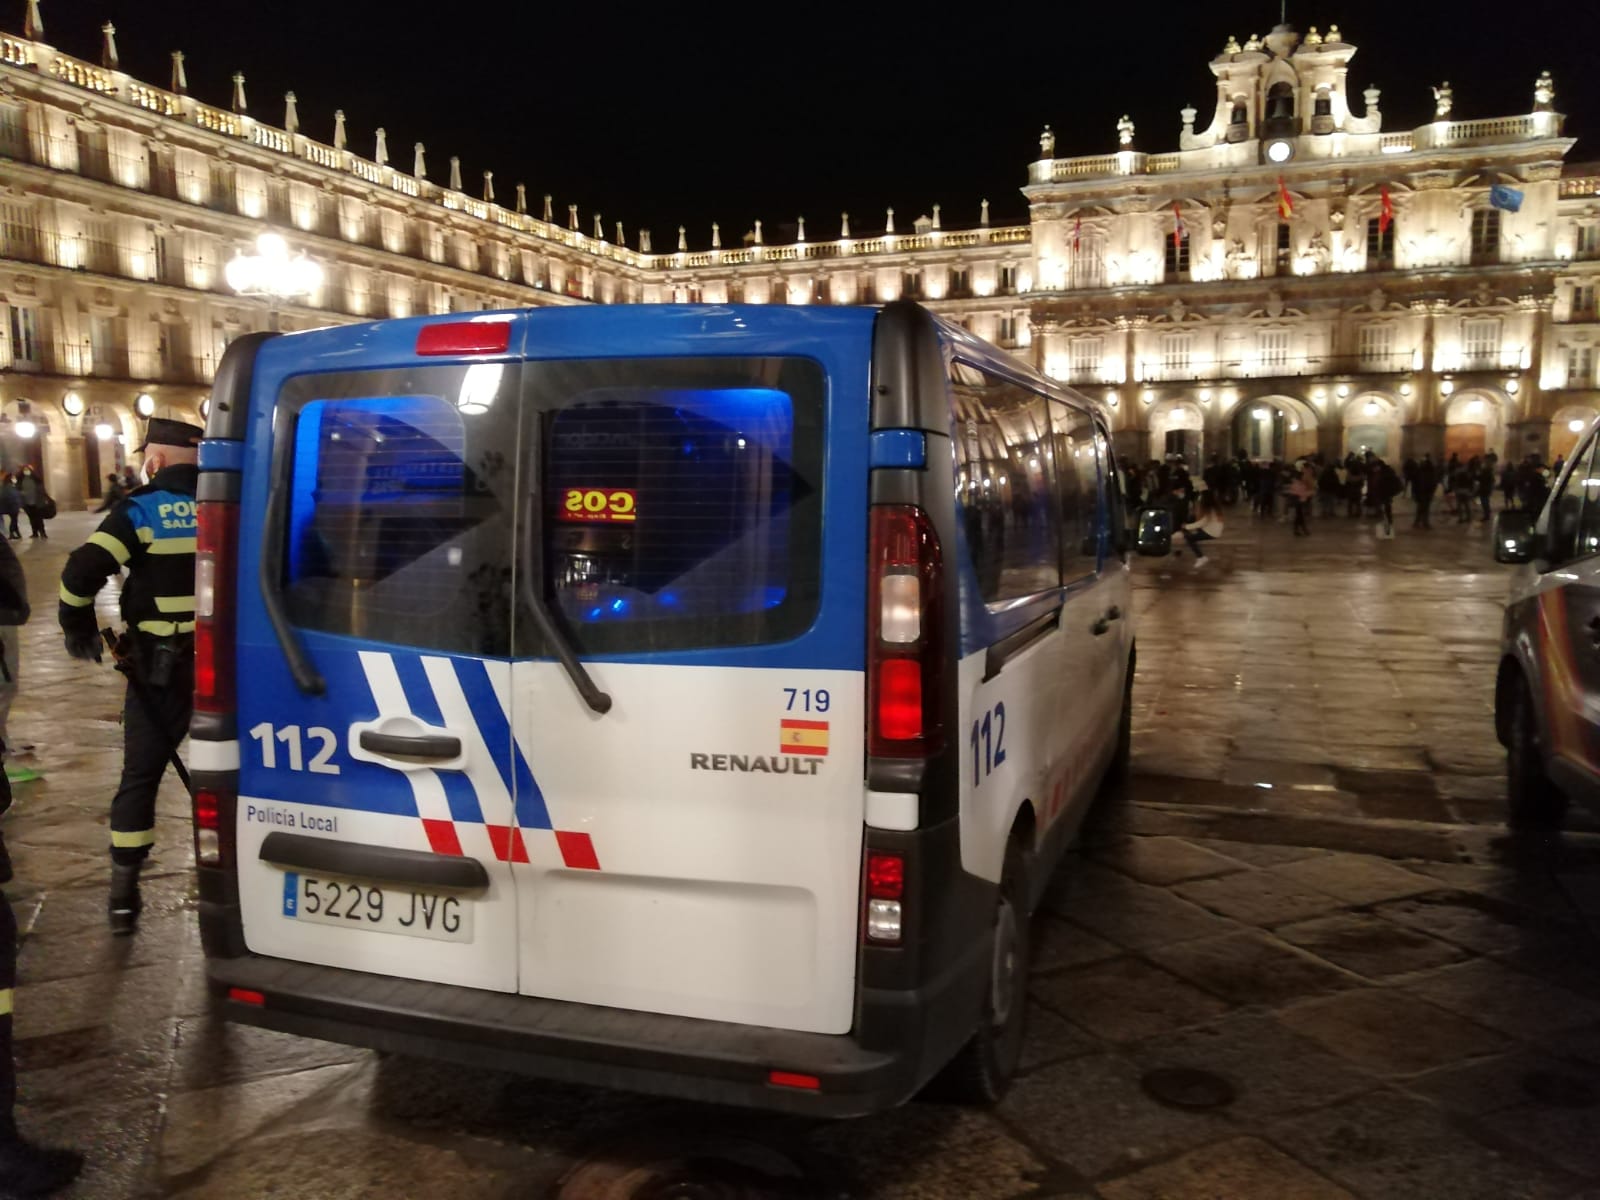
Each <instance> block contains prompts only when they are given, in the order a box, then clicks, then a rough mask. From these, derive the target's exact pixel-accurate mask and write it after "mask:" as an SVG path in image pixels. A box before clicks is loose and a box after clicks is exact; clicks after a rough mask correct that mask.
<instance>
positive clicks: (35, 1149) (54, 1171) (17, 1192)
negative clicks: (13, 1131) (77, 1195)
mask: <svg viewBox="0 0 1600 1200" xmlns="http://www.w3.org/2000/svg"><path fill="white" fill-rule="evenodd" d="M81 1170H83V1155H81V1154H79V1153H78V1152H77V1151H76V1150H52V1149H48V1148H46V1147H44V1146H35V1145H34V1144H33V1143H32V1142H28V1141H25V1140H24V1139H23V1138H21V1137H20V1136H15V1135H13V1136H12V1137H11V1138H10V1139H8V1140H6V1141H4V1142H0V1195H5V1196H48V1195H50V1194H52V1193H54V1192H58V1191H60V1190H61V1189H62V1188H64V1187H66V1186H67V1184H69V1183H71V1182H72V1181H73V1180H74V1179H76V1178H77V1177H78V1172H79V1171H81Z"/></svg>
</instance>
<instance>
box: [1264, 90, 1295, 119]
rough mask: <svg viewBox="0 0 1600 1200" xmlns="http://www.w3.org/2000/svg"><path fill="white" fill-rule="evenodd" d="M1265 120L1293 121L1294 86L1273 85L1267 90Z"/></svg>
mask: <svg viewBox="0 0 1600 1200" xmlns="http://www.w3.org/2000/svg"><path fill="white" fill-rule="evenodd" d="M1267 120H1269V121H1292V120H1294V85H1293V84H1290V83H1275V84H1273V85H1272V86H1271V87H1270V88H1268V89H1267Z"/></svg>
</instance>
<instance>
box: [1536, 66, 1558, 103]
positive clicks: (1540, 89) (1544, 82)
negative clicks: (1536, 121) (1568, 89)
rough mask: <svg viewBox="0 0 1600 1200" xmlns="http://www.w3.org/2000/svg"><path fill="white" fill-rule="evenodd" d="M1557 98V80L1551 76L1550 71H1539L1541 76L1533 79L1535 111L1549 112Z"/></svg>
mask: <svg viewBox="0 0 1600 1200" xmlns="http://www.w3.org/2000/svg"><path fill="white" fill-rule="evenodd" d="M1555 98H1556V81H1555V80H1554V79H1552V78H1550V72H1549V71H1541V72H1539V78H1537V79H1535V80H1534V81H1533V111H1534V112H1549V111H1550V106H1551V105H1552V104H1553V103H1554V102H1555Z"/></svg>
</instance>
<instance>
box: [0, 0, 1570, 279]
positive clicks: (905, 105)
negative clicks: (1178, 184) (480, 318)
mask: <svg viewBox="0 0 1600 1200" xmlns="http://www.w3.org/2000/svg"><path fill="white" fill-rule="evenodd" d="M0 3H3V4H4V6H5V7H4V8H0V18H3V19H4V20H3V24H4V27H5V28H6V29H8V30H15V31H17V32H20V31H21V28H22V13H23V7H24V2H23V0H0ZM1197 7H1198V8H1202V9H1204V10H1206V11H1207V12H1210V13H1214V14H1215V16H1214V17H1208V18H1207V19H1206V20H1204V21H1203V22H1199V21H1196V20H1195V18H1194V16H1193V14H1194V12H1195V9H1196V8H1197ZM413 9H416V10H418V11H419V13H420V15H418V16H416V17H413V16H411V15H409V14H410V13H411V12H412V10H413ZM11 10H15V11H11ZM42 11H43V18H44V23H45V40H46V41H48V42H50V43H51V44H52V45H54V46H56V47H57V48H58V49H61V50H63V51H66V52H67V53H71V54H75V55H77V56H78V57H81V58H86V59H91V60H96V61H97V60H98V57H99V52H100V49H99V48H100V32H99V30H100V25H101V23H102V22H103V21H104V20H106V19H110V20H112V21H113V22H115V24H116V26H117V41H118V46H119V49H120V51H121V57H122V67H123V69H124V70H126V71H128V72H130V73H131V74H133V75H135V76H137V77H139V78H142V79H145V80H148V81H150V82H153V83H158V84H162V85H164V84H165V83H166V81H167V79H168V77H169V75H170V63H169V59H168V54H169V52H170V51H172V50H175V49H181V50H183V51H184V52H185V53H186V55H187V66H188V75H189V88H190V91H191V93H192V94H194V95H195V96H196V97H198V98H199V99H201V100H204V101H206V102H209V103H212V104H215V105H219V106H224V107H225V106H226V105H227V104H228V101H229V96H230V94H231V92H230V90H231V83H230V80H231V77H232V74H233V72H234V71H235V70H242V71H244V73H245V76H246V79H247V84H246V87H247V92H248V99H249V104H250V112H251V113H252V114H253V115H255V116H257V117H259V118H261V119H262V120H266V121H270V122H271V123H272V124H274V125H276V124H280V123H281V122H282V120H283V102H282V97H283V93H284V92H285V91H287V90H289V89H291V88H292V89H294V91H295V93H296V94H297V96H298V98H299V111H300V122H301V131H302V132H303V133H305V134H307V135H309V136H312V137H316V138H319V139H320V140H323V141H330V140H331V139H332V134H333V111H334V109H335V108H343V109H344V111H345V115H346V118H347V122H348V124H347V128H348V130H349V135H350V147H351V149H352V150H354V151H356V152H357V153H360V154H362V155H365V156H368V157H370V156H371V154H372V151H373V130H374V128H375V127H377V126H378V125H383V126H385V127H386V129H387V131H388V144H389V149H390V161H391V163H392V164H393V165H394V166H396V167H398V168H399V169H402V170H409V169H410V167H411V157H412V156H411V147H412V143H414V142H417V141H421V142H424V143H425V144H426V145H427V148H428V171H429V177H430V178H432V179H434V180H435V181H438V182H444V181H445V179H446V178H447V175H448V170H449V157H450V155H452V154H456V155H460V157H461V160H462V175H463V182H464V184H465V188H466V190H467V191H468V192H470V193H473V194H476V193H477V192H478V190H479V189H480V188H481V185H482V172H483V171H484V170H486V169H487V170H492V171H494V173H495V188H496V193H497V198H498V199H499V200H500V201H501V202H502V203H505V204H507V205H508V206H509V205H510V204H511V203H512V201H513V198H514V194H515V184H516V183H517V182H519V181H522V182H526V183H527V185H528V197H529V207H530V209H531V210H533V211H534V212H535V214H537V213H538V210H539V205H540V197H541V196H542V195H543V194H544V193H545V192H550V193H552V194H553V195H554V197H555V204H556V216H557V219H558V220H561V221H564V220H565V218H566V206H567V205H568V204H569V203H576V204H578V206H579V213H580V218H581V226H582V228H583V229H584V231H585V232H589V231H590V230H591V228H592V225H593V214H594V213H595V212H596V211H599V212H600V213H602V214H603V216H604V218H605V229H606V236H607V237H612V236H614V230H615V223H616V222H617V221H618V220H621V221H623V222H624V224H625V226H626V231H627V238H628V242H629V244H630V245H637V241H636V233H637V229H638V228H639V226H641V225H643V226H647V227H649V228H650V229H651V230H652V232H653V234H654V239H655V248H656V249H657V250H663V249H672V248H673V247H674V246H675V245H676V237H677V227H678V225H679V224H684V225H687V226H688V228H689V243H690V246H691V248H703V247H705V246H707V245H709V243H710V236H711V232H710V231H711V222H712V221H713V220H716V221H720V222H721V224H722V234H723V244H724V245H729V246H732V245H737V244H739V239H740V236H741V234H742V233H743V232H744V231H746V230H748V229H749V228H750V227H751V225H752V223H753V222H754V220H755V219H757V218H760V219H761V220H762V221H763V225H764V231H765V234H766V240H767V241H769V242H779V241H787V240H792V236H793V223H794V219H795V217H796V215H801V214H803V215H804V216H805V217H806V225H807V228H806V233H807V236H808V237H809V238H810V239H811V240H813V241H816V240H821V239H825V238H832V237H835V236H837V235H838V231H839V225H838V222H839V213H840V211H841V210H848V211H849V212H850V214H851V232H852V234H855V235H857V236H859V235H862V234H865V233H869V232H873V231H875V230H881V229H882V228H883V221H884V208H885V206H887V205H893V206H894V208H895V217H896V225H897V228H899V229H901V230H907V229H909V228H910V227H911V222H912V221H913V219H914V218H916V217H917V216H918V215H919V214H922V213H927V212H930V211H931V209H932V206H933V204H934V203H935V202H938V203H940V204H942V205H943V220H944V225H945V227H946V228H960V227H965V226H970V225H975V224H977V220H978V205H979V201H980V200H982V199H983V198H985V197H987V198H988V199H989V201H990V204H991V213H992V220H993V221H994V223H995V224H1003V223H1010V222H1022V221H1025V220H1026V218H1027V206H1026V204H1025V202H1024V201H1023V198H1022V196H1021V195H1020V193H1019V192H1018V190H1017V189H1018V188H1019V187H1020V186H1021V185H1022V184H1023V183H1024V182H1025V181H1026V170H1027V166H1026V164H1027V163H1028V162H1029V161H1030V160H1032V159H1034V158H1036V157H1037V156H1038V136H1039V131H1040V128H1041V127H1042V126H1043V125H1044V123H1046V122H1049V123H1050V124H1051V125H1052V126H1054V127H1055V130H1056V133H1057V143H1056V145H1057V149H1056V153H1057V154H1058V155H1060V156H1068V155H1077V154H1103V153H1109V152H1110V151H1112V150H1114V149H1116V133H1115V126H1116V121H1117V118H1118V116H1119V115H1121V114H1122V113H1123V112H1128V113H1130V114H1131V115H1132V117H1133V119H1134V121H1135V122H1136V124H1137V126H1138V135H1137V139H1136V144H1137V146H1138V147H1139V148H1140V149H1143V150H1147V151H1151V152H1162V151H1168V150H1176V149H1177V140H1178V132H1179V127H1180V121H1179V117H1178V110H1179V109H1180V108H1181V107H1182V106H1183V105H1184V104H1185V103H1192V104H1194V105H1195V106H1196V107H1197V108H1199V109H1200V110H1201V112H1200V117H1199V119H1198V120H1197V122H1196V124H1197V126H1199V127H1202V128H1203V127H1204V125H1205V124H1206V123H1207V120H1208V118H1209V115H1210V112H1211V106H1212V104H1213V103H1214V97H1215V90H1214V83H1213V79H1212V76H1211V73H1210V71H1208V70H1207V69H1206V63H1207V61H1208V60H1209V59H1210V58H1211V57H1212V56H1213V55H1215V54H1217V53H1219V52H1220V51H1221V49H1222V46H1223V43H1224V42H1225V41H1226V39H1227V37H1228V35H1229V34H1234V35H1236V36H1237V37H1238V38H1239V40H1240V42H1241V43H1242V42H1243V41H1244V39H1245V38H1246V37H1247V36H1248V35H1249V34H1251V33H1252V32H1254V33H1258V34H1265V33H1267V32H1268V30H1269V28H1270V27H1271V26H1272V25H1273V24H1274V23H1275V22H1276V20H1277V16H1278V5H1277V4H1276V3H1272V2H1266V3H1263V2H1260V0H1256V2H1254V3H1234V4H1207V5H1201V6H1190V5H1187V4H1185V5H1183V6H1182V8H1181V9H1180V8H1179V7H1178V6H1177V5H1173V4H1170V3H1161V4H1144V5H1130V4H1107V5H1097V6H1091V5H1087V4H1067V3H1061V4H1052V5H1039V4H1006V5H985V4H975V5H972V6H970V9H969V11H971V12H973V13H975V14H977V15H975V16H973V17H971V18H965V17H961V16H957V15H955V14H956V13H958V12H960V11H963V10H957V9H942V8H941V6H938V5H922V6H910V5H902V6H897V7H895V8H894V9H892V10H891V9H888V8H886V7H880V6H873V5H871V4H863V3H857V4H854V5H829V4H825V3H815V2H814V3H808V4H801V5H797V4H793V3H788V4H784V3H772V2H770V0H769V2H768V3H764V4H759V5H758V4H746V5H740V6H737V7H730V6H709V5H708V6H704V7H702V8H700V9H699V10H698V11H697V10H695V9H693V8H691V7H689V6H684V7H682V8H679V9H676V10H673V11H671V12H670V15H666V16H662V15H659V14H661V13H665V12H668V10H667V9H666V8H665V7H664V6H656V7H654V8H651V9H649V10H646V11H645V12H644V13H643V14H639V15H635V14H633V13H629V12H628V11H627V9H626V8H625V7H624V6H620V5H617V6H612V5H605V4H595V3H581V2H580V3H571V2H569V3H560V2H555V3H552V2H550V0H543V2H538V3H519V2H516V0H513V2H512V3H489V4H481V5H473V4H466V3H450V2H449V0H427V2H426V3H425V4H423V3H422V0H409V3H408V2H407V0H321V2H320V3H307V2H304V0H252V2H250V3H243V2H239V0H212V2H210V3H197V2H196V0H70V2H69V0H43V3H42ZM880 13H881V14H886V15H882V16H880V15H879V14H880ZM945 13H949V14H950V15H944V14H945ZM1045 13H1049V14H1050V15H1043V14H1045ZM1288 13H1289V19H1290V22H1291V23H1292V24H1295V25H1296V26H1297V27H1298V28H1300V29H1301V30H1302V31H1304V30H1305V29H1306V28H1307V27H1308V26H1310V25H1312V24H1315V25H1317V26H1318V28H1320V29H1321V30H1323V31H1324V32H1326V30H1327V27H1328V24H1329V22H1330V20H1331V21H1334V22H1337V23H1338V24H1339V26H1340V28H1341V30H1342V32H1343V34H1344V36H1345V38H1346V39H1347V40H1349V41H1351V42H1353V43H1355V45H1356V46H1357V47H1358V48H1359V49H1358V53H1357V54H1356V56H1355V59H1354V60H1353V61H1352V63H1351V67H1350V93H1351V98H1352V101H1353V103H1354V106H1355V108H1356V109H1357V111H1359V110H1360V108H1361V103H1362V102H1361V98H1360V94H1361V89H1362V88H1363V87H1365V86H1366V85H1368V84H1376V85H1377V86H1379V87H1380V88H1382V89H1383V99H1382V102H1381V104H1382V108H1383V112H1384V128H1385V129H1410V128H1412V127H1413V126H1415V125H1416V124H1418V123H1420V122H1422V121H1424V120H1426V119H1428V118H1429V117H1430V116H1431V114H1432V111H1433V110H1432V94H1431V92H1430V90H1429V89H1430V85H1432V84H1434V83H1437V82H1439V81H1441V80H1443V79H1448V80H1450V82H1451V84H1452V85H1453V86H1454V89H1455V112H1454V116H1455V117H1456V118H1457V119H1462V120H1466V119H1472V118H1477V117H1491V116H1504V115H1509V114H1514V113H1524V112H1527V111H1528V110H1529V109H1530V108H1531V107H1532V103H1533V100H1532V97H1533V80H1534V78H1535V76H1537V75H1538V73H1539V71H1540V70H1543V69H1549V70H1550V71H1552V72H1553V73H1554V75H1555V80H1556V102H1557V108H1558V109H1560V110H1561V111H1562V112H1564V113H1566V114H1568V120H1567V126H1566V129H1567V133H1568V134H1569V135H1573V136H1577V137H1579V138H1580V141H1579V144H1578V145H1577V146H1576V147H1575V148H1574V149H1573V151H1572V153H1571V154H1570V155H1569V156H1568V161H1577V160H1583V159H1596V158H1600V84H1597V83H1595V82H1593V75H1592V74H1590V72H1591V70H1592V63H1593V55H1594V46H1595V44H1596V42H1595V39H1596V38H1597V37H1600V9H1596V8H1595V7H1594V6H1593V5H1591V4H1588V3H1584V2H1582V0H1576V2H1564V3H1560V4H1557V3H1552V2H1549V0H1519V2H1517V3H1508V4H1497V5H1488V4H1483V3H1459V2H1457V3H1449V4H1445V3H1419V2H1416V0H1384V2H1375V0H1336V2H1335V3H1334V4H1332V5H1328V6H1324V5H1322V4H1320V3H1319V4H1316V5H1311V4H1305V3H1300V2H1298V0H1291V2H1290V3H1289V5H1288ZM1586 76H1587V79H1586V78H1585V77H1586Z"/></svg>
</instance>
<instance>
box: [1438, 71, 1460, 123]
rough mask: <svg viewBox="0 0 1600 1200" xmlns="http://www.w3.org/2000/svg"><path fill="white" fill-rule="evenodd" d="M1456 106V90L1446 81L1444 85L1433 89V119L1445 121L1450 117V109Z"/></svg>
mask: <svg viewBox="0 0 1600 1200" xmlns="http://www.w3.org/2000/svg"><path fill="white" fill-rule="evenodd" d="M1454 104H1455V89H1453V88H1452V87H1451V86H1450V81H1449V80H1448V79H1446V80H1445V81H1444V82H1443V83H1442V84H1440V85H1439V86H1438V87H1436V88H1434V89H1433V119H1434V120H1436V121H1443V120H1445V119H1446V118H1447V117H1449V116H1450V109H1451V107H1452V106H1453V105H1454Z"/></svg>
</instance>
